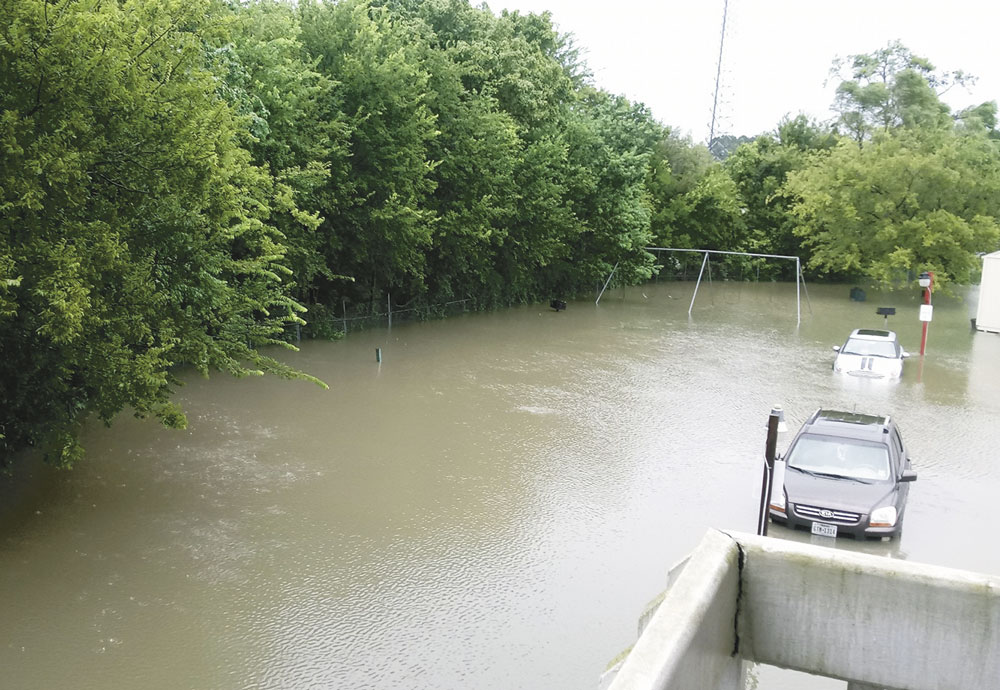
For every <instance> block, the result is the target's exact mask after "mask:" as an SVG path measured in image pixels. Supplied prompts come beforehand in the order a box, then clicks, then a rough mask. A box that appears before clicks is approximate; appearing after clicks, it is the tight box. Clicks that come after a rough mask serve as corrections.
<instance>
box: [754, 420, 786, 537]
mask: <svg viewBox="0 0 1000 690" xmlns="http://www.w3.org/2000/svg"><path fill="white" fill-rule="evenodd" d="M779 421H781V408H780V407H774V408H771V415H770V416H769V417H768V418H767V442H766V443H765V445H764V478H763V480H762V482H761V487H760V512H759V513H758V515H757V534H759V535H760V536H762V537H766V536H767V519H768V513H769V512H770V506H771V483H772V481H773V480H774V453H775V449H776V448H777V446H778V422H779Z"/></svg>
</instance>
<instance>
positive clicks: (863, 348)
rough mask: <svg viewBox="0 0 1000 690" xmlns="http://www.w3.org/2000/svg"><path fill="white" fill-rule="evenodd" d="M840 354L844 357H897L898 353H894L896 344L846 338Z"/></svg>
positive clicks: (885, 341) (886, 341) (889, 341)
mask: <svg viewBox="0 0 1000 690" xmlns="http://www.w3.org/2000/svg"><path fill="white" fill-rule="evenodd" d="M840 352H841V354H845V355H861V356H862V357H898V356H899V353H898V352H896V343H894V342H892V341H891V340H864V339H862V338H848V339H847V342H846V343H845V344H844V347H842V348H841V349H840Z"/></svg>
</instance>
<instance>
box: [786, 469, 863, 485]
mask: <svg viewBox="0 0 1000 690" xmlns="http://www.w3.org/2000/svg"><path fill="white" fill-rule="evenodd" d="M788 468H789V469H793V470H797V471H798V472H802V473H803V474H808V475H809V476H811V477H829V478H830V479H849V480H850V481H852V482H858V483H859V484H871V482H870V481H868V480H867V479H860V478H858V477H851V476H848V475H846V474H834V473H833V472H817V471H815V470H807V469H805V468H804V467H798V466H796V465H788Z"/></svg>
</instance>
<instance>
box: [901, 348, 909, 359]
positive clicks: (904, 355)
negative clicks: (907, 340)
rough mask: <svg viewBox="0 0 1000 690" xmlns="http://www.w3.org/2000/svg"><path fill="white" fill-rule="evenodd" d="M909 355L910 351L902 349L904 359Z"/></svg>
mask: <svg viewBox="0 0 1000 690" xmlns="http://www.w3.org/2000/svg"><path fill="white" fill-rule="evenodd" d="M909 356H910V353H909V352H907V351H906V350H903V359H906V358H907V357H909Z"/></svg>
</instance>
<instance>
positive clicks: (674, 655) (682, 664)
mask: <svg viewBox="0 0 1000 690" xmlns="http://www.w3.org/2000/svg"><path fill="white" fill-rule="evenodd" d="M739 571H740V550H739V547H738V545H737V543H736V542H735V541H734V540H733V539H731V538H730V537H728V536H726V535H725V534H723V533H721V532H717V531H714V530H712V531H709V532H708V534H706V535H705V537H704V539H702V541H701V543H700V544H699V545H698V547H697V549H696V550H695V551H694V552H693V553H692V554H691V557H690V559H689V560H688V561H687V563H686V564H685V565H684V569H683V571H682V572H681V573H680V575H679V577H678V578H677V581H676V582H675V583H673V585H672V586H671V587H670V589H669V590H668V591H667V594H666V597H665V598H664V600H663V603H662V604H661V605H660V606H659V608H658V609H657V611H656V613H655V614H654V615H653V617H652V619H651V620H650V621H649V624H648V625H647V626H646V628H645V631H644V632H643V634H642V636H641V637H640V638H639V641H638V642H637V643H636V645H635V647H634V648H633V649H632V652H631V653H630V654H629V655H628V658H627V659H626V660H625V663H624V664H623V665H622V667H621V670H620V671H619V672H618V674H617V675H616V676H615V679H614V680H613V681H612V683H611V686H610V690H639V689H642V690H651V689H654V688H655V689H666V688H691V689H695V688H697V689H698V690H737V689H742V682H743V679H742V660H741V659H740V657H739V655H736V656H733V653H734V649H735V647H736V605H737V599H738V594H739V584H740V572H739Z"/></svg>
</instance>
